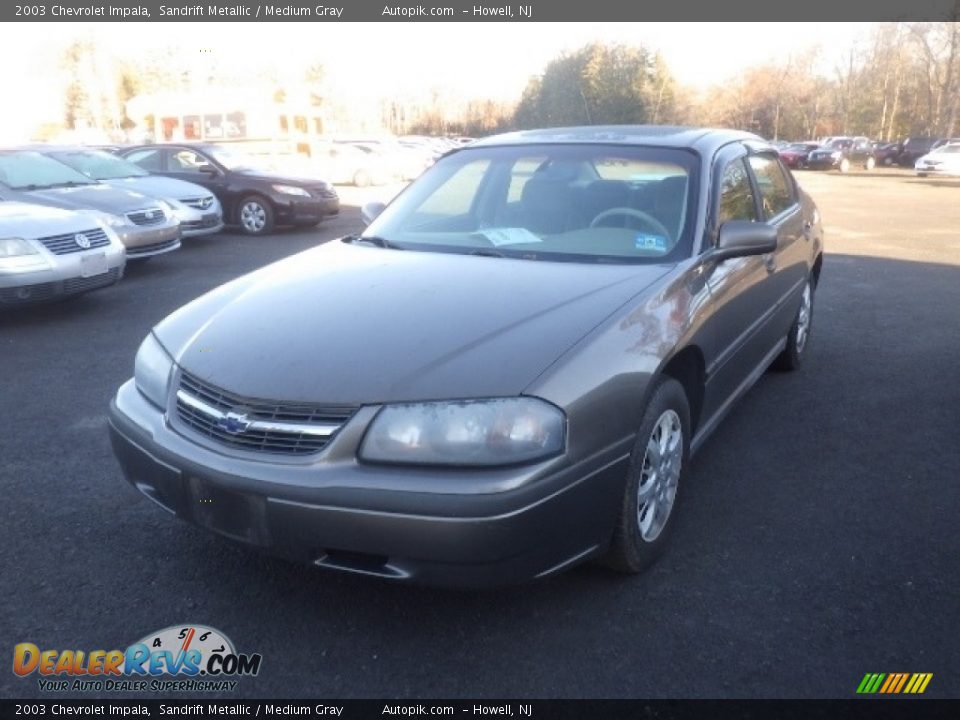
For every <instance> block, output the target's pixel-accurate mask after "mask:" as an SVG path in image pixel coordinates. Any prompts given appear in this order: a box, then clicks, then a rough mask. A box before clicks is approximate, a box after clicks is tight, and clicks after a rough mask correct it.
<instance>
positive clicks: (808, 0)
mask: <svg viewBox="0 0 960 720" xmlns="http://www.w3.org/2000/svg"><path fill="white" fill-rule="evenodd" d="M955 19H960V0H874V1H873V2H862V1H860V0H856V1H853V0H847V2H839V3H838V2H836V0H803V2H795V1H794V2H791V1H789V0H784V1H782V2H770V1H769V0H722V1H718V0H670V1H669V2H663V1H657V2H626V1H625V0H521V1H520V2H508V1H505V2H497V0H439V1H436V0H426V1H424V2H419V3H410V2H404V3H400V4H398V3H397V2H396V0H322V2H321V1H320V0H317V1H313V0H309V1H306V2H305V1H304V0H278V1H277V2H275V3H263V2H254V1H251V0H239V1H236V2H229V1H223V0H220V1H216V2H183V1H182V0H163V1H160V0H140V1H139V2H131V1H130V0H32V1H31V0H24V2H23V3H22V4H21V3H3V4H2V5H0V21H3V22H211V21H213V22H225V21H227V22H314V23H338V22H654V21H657V22H660V21H681V22H682V21H693V20H696V21H708V22H723V21H734V22H745V21H758V20H765V21H830V22H841V21H846V22H866V21H908V20H909V21H918V20H930V21H946V20H955ZM722 31H723V30H722V27H721V28H718V32H720V33H722Z"/></svg>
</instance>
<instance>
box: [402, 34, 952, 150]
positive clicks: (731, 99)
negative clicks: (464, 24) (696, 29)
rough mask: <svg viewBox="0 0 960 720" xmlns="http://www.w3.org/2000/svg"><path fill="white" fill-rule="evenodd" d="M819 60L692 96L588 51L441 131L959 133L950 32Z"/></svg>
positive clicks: (853, 48)
mask: <svg viewBox="0 0 960 720" xmlns="http://www.w3.org/2000/svg"><path fill="white" fill-rule="evenodd" d="M819 56H820V51H819V50H818V49H817V48H811V49H809V50H807V51H804V52H801V53H796V54H793V55H790V56H788V57H786V58H782V59H777V60H775V61H770V62H766V63H761V64H758V65H756V66H753V67H750V68H747V69H746V70H744V71H743V72H742V73H740V74H739V75H738V76H737V77H736V78H733V79H732V80H731V81H729V82H726V83H724V84H722V85H720V86H716V87H713V88H710V89H708V90H706V91H695V90H692V89H690V88H685V87H683V86H682V85H680V84H679V83H678V82H677V81H676V79H675V78H674V77H673V75H672V74H671V72H670V69H669V67H668V66H667V64H666V63H665V61H664V60H663V58H662V57H661V56H660V55H659V54H658V53H657V52H655V51H653V50H650V49H648V48H644V47H631V46H624V45H605V44H601V43H593V44H590V45H587V46H585V47H583V48H581V49H579V50H577V51H575V52H572V53H566V54H563V55H561V56H560V57H557V58H555V59H554V60H552V61H551V62H550V63H549V64H548V65H547V66H546V68H545V69H544V71H543V73H542V74H540V75H538V76H536V77H532V78H530V80H529V82H528V83H527V86H526V89H525V90H524V92H523V95H522V97H521V98H520V100H519V101H518V102H517V104H516V105H514V106H503V105H496V104H493V103H487V104H482V103H481V104H475V105H472V106H467V108H466V109H465V111H464V112H462V114H461V115H460V117H459V118H456V119H455V120H454V121H452V122H451V121H450V120H449V119H445V120H444V123H445V128H444V130H445V131H446V132H457V133H460V134H465V135H485V134H489V133H491V132H497V131H504V130H511V129H529V128H534V127H551V126H553V127H557V126H563V125H598V124H622V123H626V124H632V123H655V124H683V125H709V126H721V127H731V128H739V129H742V130H749V131H751V132H755V133H757V134H758V135H761V136H763V137H766V138H770V139H790V140H806V139H813V138H817V137H822V136H825V135H866V136H869V137H871V138H875V139H879V140H887V141H894V140H899V139H902V138H904V137H908V136H911V135H914V136H920V135H924V136H934V137H951V136H953V134H954V133H955V132H957V133H960V128H958V111H960V23H958V22H940V23H884V24H878V25H877V26H876V27H875V29H874V30H873V32H872V33H871V35H870V37H868V38H866V39H864V40H861V41H859V42H852V43H851V45H850V47H849V48H848V49H846V50H845V51H844V52H843V53H842V56H841V60H840V61H839V62H837V63H836V64H835V66H834V67H832V68H829V69H828V70H827V71H826V72H824V69H823V68H822V67H820V62H819ZM421 125H423V124H421ZM427 125H429V123H427ZM417 129H418V130H419V131H421V132H430V131H434V130H435V129H436V128H433V127H429V126H421V127H419V128H417Z"/></svg>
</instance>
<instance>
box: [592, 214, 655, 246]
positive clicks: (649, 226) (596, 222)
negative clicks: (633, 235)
mask: <svg viewBox="0 0 960 720" xmlns="http://www.w3.org/2000/svg"><path fill="white" fill-rule="evenodd" d="M617 215H623V216H626V217H632V218H636V219H637V220H639V221H640V222H642V223H643V224H644V225H645V226H646V227H645V228H644V229H645V230H652V231H653V232H655V233H656V234H658V235H663V236H664V237H665V238H667V239H668V240H669V239H670V231H669V230H667V229H666V228H665V227H664V226H663V224H662V223H661V222H660V221H659V220H657V219H656V218H655V217H654V216H653V215H650V214H649V213H645V212H644V211H643V210H636V209H634V208H628V207H615V208H610V209H609V210H604V211H603V212H602V213H600V214H599V215H597V216H596V217H595V218H594V219H593V220H591V221H590V227H599V226H600V223H601V222H603V221H604V220H606V219H607V218H610V217H616V216H617Z"/></svg>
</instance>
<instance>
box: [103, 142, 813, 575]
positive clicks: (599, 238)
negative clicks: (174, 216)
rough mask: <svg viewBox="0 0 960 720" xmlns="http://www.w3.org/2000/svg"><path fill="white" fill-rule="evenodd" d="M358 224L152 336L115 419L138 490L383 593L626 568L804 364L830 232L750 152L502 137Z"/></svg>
mask: <svg viewBox="0 0 960 720" xmlns="http://www.w3.org/2000/svg"><path fill="white" fill-rule="evenodd" d="M365 215H366V216H367V217H368V219H372V222H371V224H370V225H369V226H368V228H367V230H366V231H365V232H364V233H363V234H361V235H359V236H356V237H347V238H343V239H342V240H339V241H334V242H330V243H327V244H325V245H323V246H321V247H318V248H315V249H312V250H309V251H307V252H304V253H301V254H298V255H296V256H294V257H291V258H288V259H286V260H283V261H280V262H278V263H275V264H273V265H271V266H269V267H266V268H263V269H261V270H259V271H257V272H254V273H252V274H250V275H246V276H244V277H241V278H239V279H237V280H235V281H233V282H231V283H228V284H226V285H224V286H222V287H220V288H217V289H216V290H214V291H212V292H210V293H208V294H207V295H204V296H203V297H201V298H199V299H198V300H196V301H194V302H192V303H190V304H189V305H187V306H185V307H183V308H181V309H180V310H178V311H177V312H175V313H173V314H172V315H171V316H169V317H168V318H166V319H165V320H163V321H162V322H161V323H160V324H159V325H157V326H156V327H155V328H154V329H153V331H152V332H151V333H150V335H149V336H148V337H147V339H146V340H145V341H144V342H143V344H142V346H141V347H140V350H139V352H138V354H137V357H136V363H135V377H134V378H133V379H131V380H130V381H129V382H127V383H126V384H125V385H123V386H122V387H121V388H120V390H119V391H118V393H117V396H116V398H115V400H114V401H113V403H112V404H111V413H110V427H111V435H112V439H113V446H114V449H115V452H116V454H117V457H118V458H119V460H120V463H121V465H122V467H123V470H124V474H125V475H126V477H127V479H128V480H129V481H130V482H131V483H133V484H134V485H135V486H136V487H137V488H138V489H140V490H141V492H143V493H144V494H145V495H147V496H148V497H149V498H150V499H152V500H154V501H155V502H156V503H157V504H159V505H161V506H162V507H164V508H165V509H167V510H168V511H170V512H172V513H175V514H176V515H178V516H180V517H182V518H184V519H186V520H189V521H192V522H195V523H197V524H199V525H201V526H204V527H207V528H209V529H211V530H213V531H215V532H218V533H220V534H222V535H226V536H229V537H231V538H234V539H237V540H240V541H243V542H245V543H249V544H251V545H254V546H258V547H262V548H267V549H269V550H271V551H273V552H277V553H280V554H283V555H286V556H288V557H292V558H295V559H299V560H302V561H305V562H309V563H313V564H316V565H318V566H321V567H328V568H335V569H339V570H344V571H350V572H356V573H363V574H368V575H376V576H381V577H385V578H394V579H399V580H412V581H418V582H426V583H436V584H450V585H461V586H469V585H484V584H502V583H509V582H516V581H521V580H525V579H530V578H535V577H545V576H548V575H551V574H554V573H557V572H559V571H561V570H564V569H566V568H569V567H571V566H573V565H575V564H577V563H579V562H582V561H585V560H588V559H593V558H602V559H603V560H604V561H605V562H606V563H607V564H608V565H610V566H612V567H613V568H615V569H618V570H622V571H625V572H638V571H640V570H642V569H644V568H645V567H647V566H648V565H649V564H650V563H651V562H653V560H654V559H655V558H656V557H657V556H658V555H659V553H660V552H661V551H662V549H663V546H664V543H665V542H666V541H667V538H668V536H669V533H670V530H671V527H672V525H673V524H674V518H675V517H676V515H677V507H678V501H679V500H680V499H681V497H682V495H683V492H684V490H685V481H684V478H685V476H686V474H687V470H688V468H689V464H690V457H691V455H692V453H694V452H695V451H696V450H697V448H698V447H700V446H701V445H702V443H703V442H704V440H705V439H706V438H707V436H708V435H709V434H710V432H711V431H712V430H713V429H714V428H715V427H716V426H717V424H718V422H719V421H720V419H721V418H722V417H723V416H724V414H725V413H726V412H727V410H728V409H729V408H730V406H731V404H732V403H733V401H735V400H736V399H737V398H738V397H739V396H741V395H742V394H743V393H744V392H746V391H747V389H748V388H749V387H750V386H751V385H752V384H753V382H754V381H755V380H757V378H758V377H759V376H760V375H761V374H762V373H763V372H764V371H765V370H766V368H767V367H768V366H770V365H771V364H775V365H778V366H780V367H781V368H784V369H794V368H796V367H798V366H799V365H800V363H801V362H802V360H803V357H804V353H805V351H806V348H807V341H808V337H809V334H810V328H811V319H812V309H813V298H814V293H815V290H816V286H817V280H818V278H819V274H820V267H821V258H822V229H821V225H820V220H819V216H818V213H817V210H816V208H815V206H814V204H813V202H812V201H811V199H810V198H809V197H808V196H807V195H806V194H805V193H804V192H803V191H802V190H801V189H800V188H799V187H798V186H797V185H796V183H795V182H794V179H793V177H792V176H791V174H790V173H789V171H787V170H785V169H784V167H783V166H782V164H781V163H780V160H779V159H778V157H777V153H776V150H775V149H774V148H772V147H771V146H769V145H767V144H765V143H764V142H763V141H762V140H760V139H759V138H757V137H755V136H753V135H749V134H746V133H741V132H734V131H720V130H697V129H690V128H663V127H595V128H572V129H557V130H545V131H532V132H521V133H515V134H510V135H503V136H499V137H493V138H489V139H487V140H484V141H481V142H478V143H476V144H474V145H471V146H469V147H467V148H464V149H461V150H458V151H455V152H453V153H451V154H448V155H447V156H445V157H443V158H442V159H441V160H439V161H438V162H437V163H436V165H435V166H434V167H432V168H431V169H430V170H429V171H427V172H426V173H425V174H424V175H423V176H422V177H421V178H420V179H419V180H417V181H416V182H414V183H413V184H412V185H411V186H410V187H408V188H407V189H406V190H405V191H404V192H403V193H402V194H401V195H400V196H398V197H397V198H396V199H395V200H394V201H393V202H392V203H391V204H390V205H389V206H387V207H386V208H383V207H382V206H368V207H367V208H365Z"/></svg>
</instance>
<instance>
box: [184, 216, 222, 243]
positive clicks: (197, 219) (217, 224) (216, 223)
mask: <svg viewBox="0 0 960 720" xmlns="http://www.w3.org/2000/svg"><path fill="white" fill-rule="evenodd" d="M221 230H223V215H222V214H221V213H219V212H212V213H202V214H201V213H197V214H196V216H191V217H184V218H181V220H180V235H181V237H185V238H190V237H200V236H202V235H213V234H215V233H218V232H220V231H221Z"/></svg>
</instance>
